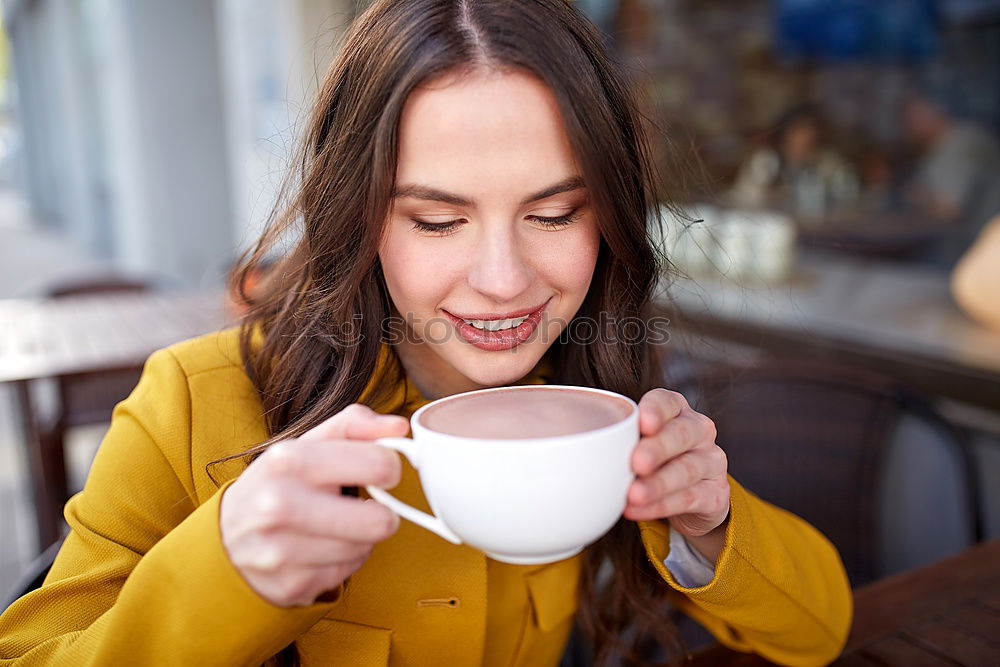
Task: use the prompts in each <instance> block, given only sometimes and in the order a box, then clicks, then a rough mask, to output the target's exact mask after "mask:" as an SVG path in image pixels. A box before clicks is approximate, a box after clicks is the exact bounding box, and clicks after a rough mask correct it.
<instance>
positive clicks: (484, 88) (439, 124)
mask: <svg viewBox="0 0 1000 667" xmlns="http://www.w3.org/2000/svg"><path fill="white" fill-rule="evenodd" d="M578 173H579V170H578V169H577V166H576V160H575V158H574V155H573V151H572V149H571V147H570V144H569V140H568V138H567V136H566V131H565V127H564V125H563V120H562V116H561V114H560V111H559V106H558V103H557V101H556V98H555V96H554V95H553V93H552V91H551V90H549V88H548V87H547V86H546V85H545V84H544V83H542V82H541V81H540V80H539V79H538V78H536V77H534V76H533V75H531V74H528V73H526V72H523V71H520V70H507V71H498V70H475V71H473V72H470V73H463V74H449V75H445V76H443V77H439V78H437V79H434V80H431V81H429V82H427V83H425V84H424V85H421V86H420V87H418V88H417V89H415V90H414V91H413V92H412V93H411V94H410V96H409V97H408V98H407V101H406V104H405V105H404V108H403V114H402V118H401V120H400V128H399V164H398V167H397V174H396V181H397V184H409V183H411V182H420V183H423V184H427V185H434V186H442V187H452V188H461V189H462V190H461V191H462V192H463V193H467V194H472V192H469V190H470V189H475V190H477V191H483V190H484V189H487V188H488V189H492V190H498V189H505V188H506V189H518V188H521V189H525V188H526V189H537V185H538V183H539V181H547V182H554V181H558V180H560V179H562V178H565V177H567V176H571V175H576V174H578Z"/></svg>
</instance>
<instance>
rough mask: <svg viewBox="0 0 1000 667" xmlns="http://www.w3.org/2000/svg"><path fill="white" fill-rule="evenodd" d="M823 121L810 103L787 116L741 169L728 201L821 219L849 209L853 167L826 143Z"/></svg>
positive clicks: (854, 194) (854, 189) (855, 192)
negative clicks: (826, 215) (829, 214)
mask: <svg viewBox="0 0 1000 667" xmlns="http://www.w3.org/2000/svg"><path fill="white" fill-rule="evenodd" d="M825 128H826V123H825V122H824V120H823V117H822V116H821V114H820V113H819V110H818V109H816V108H815V107H814V106H812V105H802V106H797V107H794V108H792V109H790V110H789V111H787V112H785V113H784V114H783V115H782V117H781V118H780V119H779V120H778V121H777V122H776V123H775V124H774V127H773V129H772V130H771V133H770V134H771V137H770V140H769V142H768V144H767V145H765V146H762V147H760V148H758V149H757V150H755V151H754V152H753V153H751V154H750V156H749V157H748V158H747V160H746V162H744V163H743V165H742V166H741V167H740V169H739V173H737V175H736V178H735V180H734V181H733V186H732V188H731V189H730V191H729V200H730V201H731V202H732V204H733V205H735V206H743V207H748V208H767V207H771V208H778V209H781V210H785V211H789V212H792V213H796V214H798V215H799V216H803V217H806V218H810V217H812V218H819V217H822V216H824V215H825V214H828V213H831V212H837V211H842V210H844V209H848V208H851V207H852V206H854V205H855V204H856V203H857V200H858V196H859V185H858V177H857V174H856V173H855V171H854V169H853V168H852V167H851V166H850V165H849V164H848V163H847V162H846V161H845V160H844V159H843V158H842V157H841V156H840V155H839V154H838V153H837V152H836V151H834V150H833V149H831V148H830V147H828V146H827V145H826V140H827V137H826V136H825Z"/></svg>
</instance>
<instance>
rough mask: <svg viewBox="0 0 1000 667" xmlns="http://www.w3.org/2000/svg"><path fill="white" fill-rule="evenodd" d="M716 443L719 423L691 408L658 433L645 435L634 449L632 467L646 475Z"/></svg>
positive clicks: (641, 475) (639, 473) (636, 471)
mask: <svg viewBox="0 0 1000 667" xmlns="http://www.w3.org/2000/svg"><path fill="white" fill-rule="evenodd" d="M714 442H715V425H714V424H713V423H712V421H711V420H710V419H709V418H708V417H705V416H704V415H702V414H700V413H697V412H695V411H694V410H692V409H691V408H685V409H684V410H683V411H682V412H681V413H680V414H678V415H677V416H675V417H674V418H673V419H671V420H669V421H667V422H666V423H664V424H663V426H662V428H660V430H659V431H658V432H657V433H656V434H655V435H651V436H648V437H645V438H641V439H640V440H639V443H638V444H637V445H636V447H635V450H634V451H633V452H632V470H633V471H634V472H635V473H636V474H637V475H639V476H640V477H644V476H647V475H651V474H653V472H654V471H655V470H657V469H658V468H659V467H660V466H662V465H663V464H665V463H666V462H667V461H670V460H671V459H673V458H676V457H677V456H680V455H681V454H683V453H684V452H687V451H689V450H691V449H694V448H695V447H697V446H699V445H702V444H707V443H714Z"/></svg>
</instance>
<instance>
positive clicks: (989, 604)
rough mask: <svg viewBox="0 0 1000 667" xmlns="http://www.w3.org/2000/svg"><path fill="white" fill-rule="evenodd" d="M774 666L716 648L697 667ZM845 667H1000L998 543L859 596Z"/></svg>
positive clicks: (840, 661) (842, 661) (697, 661)
mask: <svg viewBox="0 0 1000 667" xmlns="http://www.w3.org/2000/svg"><path fill="white" fill-rule="evenodd" d="M771 664H773V663H771V662H769V661H767V660H764V659H763V658H760V657H758V656H754V655H749V654H746V653H736V652H734V651H729V650H727V649H724V648H722V647H721V646H715V647H712V648H710V649H707V650H704V651H701V652H699V653H697V654H696V655H695V656H694V660H693V661H692V667H703V666H704V667H707V666H710V665H711V666H715V665H718V666H719V667H758V666H761V665H771ZM833 664H834V665H838V666H841V667H874V666H876V665H878V666H879V667H886V666H890V665H900V666H901V667H910V666H914V667H919V666H921V665H927V666H938V665H940V666H941V667H944V666H945V665H950V666H951V667H955V666H956V665H967V666H968V667H991V666H993V665H1000V540H993V541H991V542H987V543H985V544H981V545H979V546H977V547H974V548H972V549H969V550H968V551H965V552H962V553H961V554H958V555H956V556H952V557H951V558H947V559H945V560H943V561H939V562H937V563H933V564H931V565H927V566H924V567H921V568H918V569H916V570H911V571H909V572H904V573H902V574H898V575H896V576H893V577H889V578H887V579H883V580H881V581H876V582H874V583H871V584H869V585H867V586H864V587H863V588H860V589H858V590H857V591H855V594H854V622H853V624H852V626H851V634H850V638H849V639H848V642H847V648H846V649H845V650H844V653H843V655H842V656H841V657H840V658H839V659H838V660H837V661H835V662H834V663H833Z"/></svg>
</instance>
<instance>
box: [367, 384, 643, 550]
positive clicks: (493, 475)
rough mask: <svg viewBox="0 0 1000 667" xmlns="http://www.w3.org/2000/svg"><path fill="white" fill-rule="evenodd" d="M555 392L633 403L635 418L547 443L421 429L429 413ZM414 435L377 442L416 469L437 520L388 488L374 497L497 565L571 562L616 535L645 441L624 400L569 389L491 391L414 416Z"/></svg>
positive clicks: (457, 397) (545, 439) (370, 489)
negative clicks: (492, 395)
mask: <svg viewBox="0 0 1000 667" xmlns="http://www.w3.org/2000/svg"><path fill="white" fill-rule="evenodd" d="M546 388H549V389H552V388H557V389H568V390H571V391H573V392H589V393H592V394H594V393H596V394H602V395H605V396H607V397H608V399H609V400H617V401H627V405H628V407H627V408H626V410H625V412H626V413H627V416H625V417H624V418H623V419H621V420H620V421H616V422H614V423H612V424H610V425H609V426H604V427H601V428H597V429H594V430H590V431H584V432H580V433H570V434H564V435H557V436H549V437H537V438H535V437H532V438H475V437H466V436H456V435H449V434H446V433H439V432H436V431H433V430H431V429H429V428H427V427H426V426H425V425H424V424H423V423H422V422H421V416H422V415H423V414H425V413H426V412H427V411H428V410H430V409H431V408H432V407H434V406H436V405H440V404H441V403H444V402H446V401H455V400H461V399H462V398H465V397H469V396H473V395H480V394H488V393H489V392H499V391H517V392H531V391H536V390H539V389H546ZM623 405H624V404H623ZM410 426H411V428H412V429H413V438H412V439H410V438H380V439H378V440H376V441H375V442H376V443H377V444H380V445H382V446H384V447H389V448H391V449H395V450H397V451H399V452H401V453H402V454H403V455H405V456H406V458H408V459H409V460H410V463H411V464H412V465H413V467H414V468H415V469H416V470H417V471H418V473H419V476H420V483H421V485H422V486H423V490H424V495H425V496H426V498H427V501H428V503H429V504H430V506H431V510H432V511H433V515H430V514H427V513H425V512H421V511H420V510H418V509H415V508H413V507H411V506H409V505H407V504H405V503H403V502H402V501H400V500H398V499H396V498H394V497H393V496H392V495H391V494H389V493H388V492H387V491H386V490H384V489H382V488H379V487H375V486H368V487H366V488H367V491H368V493H369V495H371V497H372V498H374V499H375V500H377V501H378V502H380V503H382V504H383V505H385V506H386V507H388V508H389V509H391V510H392V511H394V512H396V513H397V514H398V515H399V516H401V517H403V518H405V519H408V520H410V521H412V522H413V523H416V524H418V525H420V526H423V527H424V528H426V529H427V530H430V531H432V532H434V533H437V534H438V535H440V536H441V537H443V538H444V539H446V540H448V541H450V542H452V543H454V544H463V543H464V544H468V545H470V546H472V547H475V548H477V549H480V550H482V551H484V552H485V553H486V555H488V556H489V557H491V558H493V559H495V560H499V561H503V562H507V563H516V564H532V563H549V562H553V561H557V560H562V559H564V558H569V557H570V556H573V555H575V554H577V553H579V552H580V551H581V550H582V549H583V548H584V547H586V546H587V545H589V544H591V543H592V542H594V541H596V540H597V539H599V538H600V537H601V536H602V535H603V534H604V533H606V532H607V531H608V530H609V529H610V528H611V527H612V526H613V525H614V524H615V522H617V521H618V519H619V518H620V517H621V514H622V512H623V511H624V509H625V504H626V495H627V493H628V488H629V485H630V484H631V483H632V480H633V479H634V473H633V472H632V467H631V463H630V461H631V455H632V450H633V449H634V448H635V446H636V444H637V443H638V442H639V408H638V406H637V405H636V404H635V402H633V401H632V400H630V399H629V398H627V397H625V396H621V395H620V394H616V393H614V392H610V391H604V390H601V389H590V388H586V387H569V386H562V385H525V386H518V387H498V388H493V389H483V390H479V391H473V392H466V393H463V394H456V395H454V396H449V397H446V398H442V399H439V400H437V401H434V402H432V403H428V404H427V405H425V406H423V407H422V408H420V409H419V410H417V411H416V412H415V413H413V416H412V417H411V418H410Z"/></svg>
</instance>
